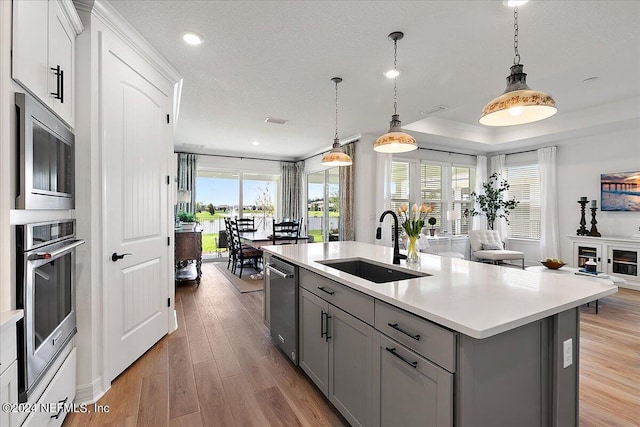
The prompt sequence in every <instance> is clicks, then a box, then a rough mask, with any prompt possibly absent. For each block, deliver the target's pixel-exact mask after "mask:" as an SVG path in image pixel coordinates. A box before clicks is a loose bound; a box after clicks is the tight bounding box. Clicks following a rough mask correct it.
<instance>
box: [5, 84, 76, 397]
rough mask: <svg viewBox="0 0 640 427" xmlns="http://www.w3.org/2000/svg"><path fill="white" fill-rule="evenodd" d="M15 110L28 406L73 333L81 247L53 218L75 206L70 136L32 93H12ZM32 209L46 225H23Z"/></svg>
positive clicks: (21, 362)
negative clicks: (77, 249)
mask: <svg viewBox="0 0 640 427" xmlns="http://www.w3.org/2000/svg"><path fill="white" fill-rule="evenodd" d="M15 107H16V118H17V123H16V124H17V128H16V135H17V153H18V156H17V167H16V169H17V177H16V178H17V186H16V209H17V216H16V217H17V218H19V219H18V221H16V222H17V223H18V225H16V234H15V236H16V308H19V309H23V310H24V318H23V319H22V320H21V321H20V322H19V323H18V331H17V332H18V392H19V396H18V399H19V400H20V402H27V401H29V400H30V397H31V396H32V395H33V393H34V391H35V390H36V388H37V386H38V385H39V383H40V382H41V380H42V378H44V377H45V375H46V373H47V370H48V369H49V367H50V366H52V365H53V363H54V362H55V360H56V359H57V357H58V356H59V355H60V354H61V353H62V351H63V349H64V348H65V347H66V346H67V344H68V343H69V342H70V341H71V339H72V338H73V336H74V335H75V333H76V330H77V329H76V311H75V262H76V254H75V251H76V248H77V247H78V246H80V245H81V244H83V243H84V241H83V240H80V239H77V238H76V223H75V220H74V219H57V218H61V217H65V216H67V215H66V214H62V215H61V213H60V210H70V209H74V208H75V200H74V196H75V195H74V187H75V186H74V181H75V167H74V135H73V132H72V131H71V129H69V128H68V127H67V126H66V125H65V124H64V122H63V121H62V120H60V119H59V118H58V117H57V116H56V115H55V114H54V113H53V112H52V111H51V110H50V109H49V108H47V107H46V106H45V105H43V104H41V103H40V102H39V101H38V100H37V99H35V98H33V97H32V96H31V95H29V94H25V93H16V94H15ZM32 210H39V211H41V213H40V214H38V215H37V217H38V218H46V217H48V216H47V215H46V214H44V215H43V214H42V212H43V211H51V216H50V218H51V221H47V222H38V223H26V222H29V218H33V217H34V215H31V214H29V211H32ZM21 211H22V212H24V213H25V215H24V218H25V220H24V221H22V220H21V219H20V218H21V214H20V212H21ZM68 216H71V212H70V211H69V214H68Z"/></svg>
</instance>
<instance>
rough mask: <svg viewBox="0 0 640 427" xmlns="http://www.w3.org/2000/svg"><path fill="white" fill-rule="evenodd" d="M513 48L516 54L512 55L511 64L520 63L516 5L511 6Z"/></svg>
mask: <svg viewBox="0 0 640 427" xmlns="http://www.w3.org/2000/svg"><path fill="white" fill-rule="evenodd" d="M513 50H514V51H515V53H516V56H514V57H513V65H519V64H520V53H518V6H516V7H514V8H513Z"/></svg>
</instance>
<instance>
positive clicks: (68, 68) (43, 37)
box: [12, 0, 82, 127]
mask: <svg viewBox="0 0 640 427" xmlns="http://www.w3.org/2000/svg"><path fill="white" fill-rule="evenodd" d="M81 31H82V24H81V23H80V18H79V17H78V14H77V12H76V10H75V8H74V6H73V3H72V2H71V1H69V0H30V1H16V0H14V2H13V60H12V76H13V79H14V80H16V81H17V82H19V83H20V84H21V85H22V86H23V87H25V88H26V89H27V90H29V91H30V92H31V93H32V94H34V95H35V96H36V97H38V98H40V100H42V102H43V103H44V104H46V105H47V106H49V107H50V108H51V109H53V111H55V112H56V114H58V116H60V117H61V118H62V119H63V120H64V121H65V122H67V124H68V125H70V126H71V127H73V126H74V117H73V116H74V108H73V103H74V69H75V39H76V35H77V34H79V33H80V32H81Z"/></svg>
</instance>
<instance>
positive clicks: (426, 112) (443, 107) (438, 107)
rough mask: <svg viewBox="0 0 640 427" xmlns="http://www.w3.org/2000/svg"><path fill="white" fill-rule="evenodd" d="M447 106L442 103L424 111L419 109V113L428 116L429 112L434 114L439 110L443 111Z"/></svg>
mask: <svg viewBox="0 0 640 427" xmlns="http://www.w3.org/2000/svg"><path fill="white" fill-rule="evenodd" d="M448 109H449V107H447V106H444V105H437V106H436V107H435V108H432V109H431V110H426V111H420V114H422V115H423V116H428V115H430V114H434V113H437V112H439V111H445V110H448Z"/></svg>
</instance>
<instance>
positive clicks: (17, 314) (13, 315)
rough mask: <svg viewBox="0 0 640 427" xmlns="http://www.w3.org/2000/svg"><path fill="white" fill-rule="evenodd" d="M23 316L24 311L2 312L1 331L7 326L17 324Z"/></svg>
mask: <svg viewBox="0 0 640 427" xmlns="http://www.w3.org/2000/svg"><path fill="white" fill-rule="evenodd" d="M22 316H23V314H22V310H10V311H0V329H4V327H5V325H6V326H9V325H11V324H15V323H16V322H17V321H18V320H20V319H22Z"/></svg>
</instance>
